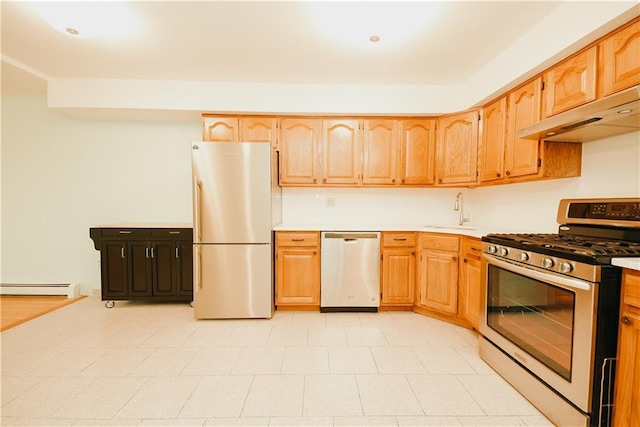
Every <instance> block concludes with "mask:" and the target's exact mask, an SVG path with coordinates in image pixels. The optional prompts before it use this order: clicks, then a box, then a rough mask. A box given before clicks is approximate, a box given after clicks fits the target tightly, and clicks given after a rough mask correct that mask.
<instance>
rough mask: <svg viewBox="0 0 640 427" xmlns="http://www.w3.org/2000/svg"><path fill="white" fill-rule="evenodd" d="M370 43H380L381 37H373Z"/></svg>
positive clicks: (370, 38)
mask: <svg viewBox="0 0 640 427" xmlns="http://www.w3.org/2000/svg"><path fill="white" fill-rule="evenodd" d="M369 41H371V43H377V42H379V41H380V37H379V36H371V37H369Z"/></svg>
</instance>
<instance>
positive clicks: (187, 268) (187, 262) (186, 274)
mask: <svg viewBox="0 0 640 427" xmlns="http://www.w3.org/2000/svg"><path fill="white" fill-rule="evenodd" d="M174 259H175V261H176V265H177V268H176V269H175V271H176V283H177V292H178V295H184V296H190V295H193V243H191V241H179V242H176V251H175V258H174Z"/></svg>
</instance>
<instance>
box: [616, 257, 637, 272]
mask: <svg viewBox="0 0 640 427" xmlns="http://www.w3.org/2000/svg"><path fill="white" fill-rule="evenodd" d="M611 264H613V265H617V266H618V267H624V268H630V269H632V270H638V271H640V258H612V259H611Z"/></svg>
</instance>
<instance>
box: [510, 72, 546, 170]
mask: <svg viewBox="0 0 640 427" xmlns="http://www.w3.org/2000/svg"><path fill="white" fill-rule="evenodd" d="M541 83H542V81H541V79H540V78H537V79H535V80H533V81H531V82H529V83H527V84H526V85H524V86H522V87H520V88H518V89H516V90H514V91H513V92H511V93H510V94H509V112H508V116H509V134H508V139H507V146H506V149H505V155H506V160H505V175H506V176H507V177H510V178H513V177H516V176H523V175H535V174H537V173H538V158H539V155H540V154H539V145H540V143H539V142H538V141H535V140H531V139H522V138H518V137H517V136H516V135H517V133H518V130H519V129H521V128H523V127H525V126H529V125H531V124H533V123H536V122H538V121H540V88H541Z"/></svg>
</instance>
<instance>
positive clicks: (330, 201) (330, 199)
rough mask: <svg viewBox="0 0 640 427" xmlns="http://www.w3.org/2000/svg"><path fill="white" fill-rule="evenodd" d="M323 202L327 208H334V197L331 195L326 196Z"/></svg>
mask: <svg viewBox="0 0 640 427" xmlns="http://www.w3.org/2000/svg"><path fill="white" fill-rule="evenodd" d="M325 203H326V206H327V207H328V208H334V207H335V206H336V199H335V198H333V197H327V199H326V201H325Z"/></svg>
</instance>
